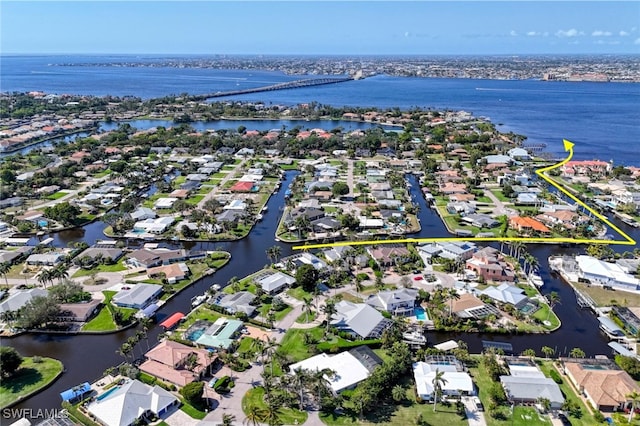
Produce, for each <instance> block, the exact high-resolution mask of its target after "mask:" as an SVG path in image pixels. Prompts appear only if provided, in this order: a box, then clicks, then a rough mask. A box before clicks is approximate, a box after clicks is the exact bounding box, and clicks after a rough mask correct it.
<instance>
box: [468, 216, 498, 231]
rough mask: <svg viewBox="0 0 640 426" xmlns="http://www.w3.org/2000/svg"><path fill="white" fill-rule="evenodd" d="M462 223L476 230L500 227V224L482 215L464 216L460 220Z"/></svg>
mask: <svg viewBox="0 0 640 426" xmlns="http://www.w3.org/2000/svg"><path fill="white" fill-rule="evenodd" d="M462 221H463V222H467V223H468V224H470V225H471V226H475V227H478V228H495V227H496V226H498V225H500V222H498V221H497V220H495V219H494V218H492V217H491V216H489V215H487V214H484V213H475V214H469V215H466V216H464V217H463V218H462Z"/></svg>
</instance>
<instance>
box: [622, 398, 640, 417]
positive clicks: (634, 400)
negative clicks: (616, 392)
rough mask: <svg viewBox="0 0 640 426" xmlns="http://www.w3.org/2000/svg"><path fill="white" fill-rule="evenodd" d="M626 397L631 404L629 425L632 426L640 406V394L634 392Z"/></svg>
mask: <svg viewBox="0 0 640 426" xmlns="http://www.w3.org/2000/svg"><path fill="white" fill-rule="evenodd" d="M625 397H626V398H627V401H628V402H630V403H631V407H630V410H629V424H631V422H632V421H633V418H634V416H635V413H636V408H638V406H639V405H640V393H638V392H637V391H633V392H631V393H629V394H627V395H625Z"/></svg>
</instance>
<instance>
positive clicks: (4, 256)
mask: <svg viewBox="0 0 640 426" xmlns="http://www.w3.org/2000/svg"><path fill="white" fill-rule="evenodd" d="M32 251H33V247H32V246H23V247H18V248H17V249H15V250H0V263H9V264H14V263H17V262H18V261H19V260H20V259H22V257H24V256H26V255H28V254H30V253H31V252H32Z"/></svg>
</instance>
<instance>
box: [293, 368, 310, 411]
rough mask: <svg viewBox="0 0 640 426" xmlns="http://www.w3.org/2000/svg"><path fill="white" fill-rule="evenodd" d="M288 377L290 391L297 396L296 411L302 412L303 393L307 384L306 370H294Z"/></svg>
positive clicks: (307, 375)
mask: <svg viewBox="0 0 640 426" xmlns="http://www.w3.org/2000/svg"><path fill="white" fill-rule="evenodd" d="M289 377H290V378H291V388H292V389H291V390H292V391H293V392H294V393H296V394H297V395H298V409H300V410H304V391H305V387H306V384H307V383H308V382H309V374H308V372H307V370H303V369H302V368H296V369H295V370H293V374H292V375H291V376H289Z"/></svg>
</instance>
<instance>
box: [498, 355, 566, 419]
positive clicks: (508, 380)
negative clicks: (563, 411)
mask: <svg viewBox="0 0 640 426" xmlns="http://www.w3.org/2000/svg"><path fill="white" fill-rule="evenodd" d="M505 361H506V364H507V365H508V367H509V374H510V375H508V376H500V383H501V384H502V387H503V388H504V392H505V395H506V396H507V399H508V400H509V402H511V403H512V404H536V403H538V402H539V400H540V398H545V399H547V400H549V402H550V404H551V408H552V409H560V408H561V407H562V405H563V404H564V396H563V395H562V391H561V390H560V387H559V386H558V384H557V383H556V382H554V381H553V380H552V379H550V378H548V377H546V376H545V375H544V373H542V371H540V369H538V367H537V366H536V365H535V363H533V362H531V361H529V360H526V359H524V358H506V359H505Z"/></svg>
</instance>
